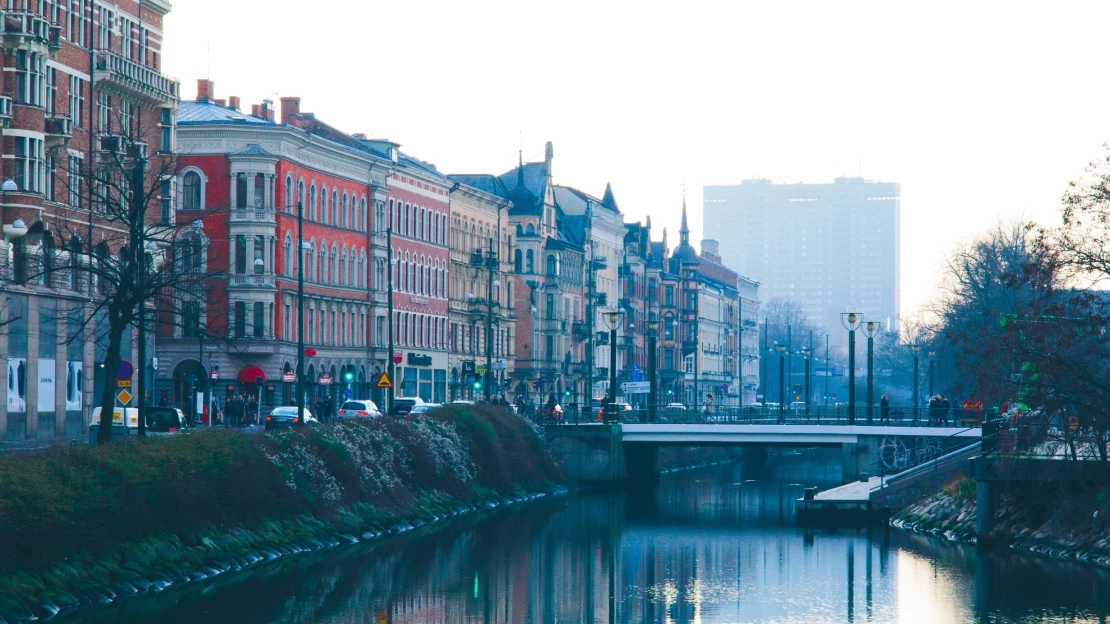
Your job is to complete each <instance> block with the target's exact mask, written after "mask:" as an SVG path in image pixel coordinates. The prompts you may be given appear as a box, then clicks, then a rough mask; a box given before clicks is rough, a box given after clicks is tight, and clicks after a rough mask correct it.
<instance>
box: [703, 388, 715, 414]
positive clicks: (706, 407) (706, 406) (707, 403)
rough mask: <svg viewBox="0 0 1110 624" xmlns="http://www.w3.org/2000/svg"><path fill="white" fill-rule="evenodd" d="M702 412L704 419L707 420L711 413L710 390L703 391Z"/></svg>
mask: <svg viewBox="0 0 1110 624" xmlns="http://www.w3.org/2000/svg"><path fill="white" fill-rule="evenodd" d="M702 413H703V414H704V415H705V419H706V420H709V416H710V414H712V413H713V394H712V393H711V392H706V393H705V402H704V403H703V407H702Z"/></svg>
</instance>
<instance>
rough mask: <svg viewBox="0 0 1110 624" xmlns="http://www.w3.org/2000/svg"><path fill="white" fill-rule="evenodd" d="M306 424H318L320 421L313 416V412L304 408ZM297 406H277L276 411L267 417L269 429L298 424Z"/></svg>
mask: <svg viewBox="0 0 1110 624" xmlns="http://www.w3.org/2000/svg"><path fill="white" fill-rule="evenodd" d="M303 412H304V424H306V425H317V424H319V421H317V420H316V419H315V418H313V417H312V412H310V411H308V409H304V410H303ZM296 421H297V408H296V407H275V408H274V411H272V412H270V415H269V416H267V417H266V428H267V429H278V428H282V427H294V426H296V424H297V422H296Z"/></svg>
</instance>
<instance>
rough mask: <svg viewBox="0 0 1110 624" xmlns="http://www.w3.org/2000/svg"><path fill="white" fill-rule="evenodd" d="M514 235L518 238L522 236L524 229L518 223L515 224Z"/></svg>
mask: <svg viewBox="0 0 1110 624" xmlns="http://www.w3.org/2000/svg"><path fill="white" fill-rule="evenodd" d="M516 235H517V237H518V238H519V237H521V236H524V228H523V227H521V226H520V224H519V223H517V224H516Z"/></svg>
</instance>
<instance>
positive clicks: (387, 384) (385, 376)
mask: <svg viewBox="0 0 1110 624" xmlns="http://www.w3.org/2000/svg"><path fill="white" fill-rule="evenodd" d="M378 387H379V388H392V387H393V382H392V381H390V380H389V373H386V372H383V373H382V376H381V377H378Z"/></svg>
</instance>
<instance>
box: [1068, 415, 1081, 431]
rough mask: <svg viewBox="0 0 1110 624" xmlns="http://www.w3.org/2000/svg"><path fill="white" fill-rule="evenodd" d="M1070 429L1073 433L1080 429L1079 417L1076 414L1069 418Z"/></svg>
mask: <svg viewBox="0 0 1110 624" xmlns="http://www.w3.org/2000/svg"><path fill="white" fill-rule="evenodd" d="M1068 429H1070V430H1072V431H1076V430H1077V429H1079V417H1078V416H1076V415H1075V414H1072V415H1071V416H1068Z"/></svg>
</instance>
